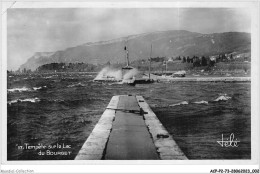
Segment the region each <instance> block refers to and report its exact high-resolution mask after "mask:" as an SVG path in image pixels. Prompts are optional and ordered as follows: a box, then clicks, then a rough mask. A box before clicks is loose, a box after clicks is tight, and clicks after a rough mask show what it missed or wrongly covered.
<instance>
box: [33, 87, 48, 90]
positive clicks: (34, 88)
mask: <svg viewBox="0 0 260 174" xmlns="http://www.w3.org/2000/svg"><path fill="white" fill-rule="evenodd" d="M43 88H47V86H40V87H33V90H35V91H36V90H39V89H43Z"/></svg>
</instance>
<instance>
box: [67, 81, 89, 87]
mask: <svg viewBox="0 0 260 174" xmlns="http://www.w3.org/2000/svg"><path fill="white" fill-rule="evenodd" d="M75 86H85V85H83V84H82V83H80V82H79V83H76V84H72V85H68V87H69V88H71V87H75Z"/></svg>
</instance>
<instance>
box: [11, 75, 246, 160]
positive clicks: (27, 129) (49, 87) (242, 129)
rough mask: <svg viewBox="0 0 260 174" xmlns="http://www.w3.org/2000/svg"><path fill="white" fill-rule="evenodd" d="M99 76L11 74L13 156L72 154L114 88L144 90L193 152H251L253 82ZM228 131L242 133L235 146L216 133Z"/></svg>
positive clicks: (219, 155)
mask: <svg viewBox="0 0 260 174" xmlns="http://www.w3.org/2000/svg"><path fill="white" fill-rule="evenodd" d="M95 76H96V75H94V74H90V73H69V74H65V73H63V74H44V75H43V74H41V75H20V76H18V75H16V76H13V75H10V76H8V87H7V88H8V91H7V98H8V101H7V102H8V103H7V112H8V114H7V143H8V144H7V145H8V152H7V155H8V160H60V159H62V160H71V159H74V158H75V156H76V154H77V153H78V151H79V149H80V148H81V146H82V145H83V143H84V142H85V140H86V139H87V137H88V135H89V134H90V133H91V131H92V129H93V127H94V126H95V124H96V123H97V122H98V120H99V118H100V116H101V115H102V113H103V112H104V110H105V107H106V106H107V104H108V103H109V101H110V99H111V98H112V96H114V95H123V94H134V95H142V96H143V97H144V98H145V99H146V101H147V103H148V104H149V105H150V106H151V108H152V110H153V111H154V112H155V114H156V115H157V116H158V118H159V119H160V121H161V122H162V123H163V125H164V126H165V127H166V129H167V130H168V131H169V132H170V133H171V135H172V136H173V138H174V139H175V140H176V142H177V144H178V145H179V146H180V148H181V149H182V150H183V152H184V153H185V154H186V156H187V157H188V158H189V159H250V158H251V106H250V101H251V99H250V96H251V93H250V87H251V84H250V83H237V82H236V83H224V82H218V83H212V82H173V83H154V84H149V85H147V84H146V85H145V84H144V85H136V86H135V87H132V86H121V85H115V84H114V85H113V84H102V83H94V82H92V80H93V78H94V77H95ZM231 133H233V134H234V136H235V139H237V140H238V141H240V142H239V143H238V147H221V146H220V145H219V144H218V143H217V141H219V140H221V138H222V134H223V136H224V138H225V139H227V138H229V136H230V134H231ZM33 145H46V146H49V145H51V146H52V147H54V145H55V146H56V148H53V149H52V151H53V152H58V151H64V150H66V151H70V152H71V154H70V155H39V151H40V150H39V149H35V150H34V149H28V146H33ZM57 145H58V146H57ZM59 145H61V146H63V145H68V146H67V148H58V147H59ZM21 146H22V147H23V148H21ZM26 146H27V148H26Z"/></svg>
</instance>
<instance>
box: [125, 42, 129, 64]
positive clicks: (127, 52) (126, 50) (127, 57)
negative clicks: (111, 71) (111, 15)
mask: <svg viewBox="0 0 260 174" xmlns="http://www.w3.org/2000/svg"><path fill="white" fill-rule="evenodd" d="M127 42H128V38H127V39H126V41H125V52H126V66H127V67H128V66H129V51H128V49H127Z"/></svg>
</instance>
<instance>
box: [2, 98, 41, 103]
mask: <svg viewBox="0 0 260 174" xmlns="http://www.w3.org/2000/svg"><path fill="white" fill-rule="evenodd" d="M39 101H40V99H39V98H37V97H35V98H26V99H17V100H12V101H8V102H7V103H8V104H13V103H17V102H31V103H36V102H39Z"/></svg>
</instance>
